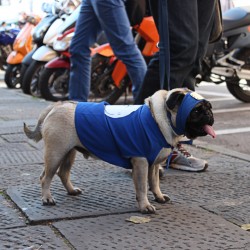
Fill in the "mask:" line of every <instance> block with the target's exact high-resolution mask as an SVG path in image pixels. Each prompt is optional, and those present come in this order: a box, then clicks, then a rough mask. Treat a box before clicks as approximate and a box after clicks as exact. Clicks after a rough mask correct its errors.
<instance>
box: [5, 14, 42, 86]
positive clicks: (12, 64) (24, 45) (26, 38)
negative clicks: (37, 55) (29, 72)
mask: <svg viewBox="0 0 250 250" xmlns="http://www.w3.org/2000/svg"><path fill="white" fill-rule="evenodd" d="M40 19H41V18H40V17H39V16H37V15H31V16H28V17H27V18H26V23H25V25H24V27H23V28H22V29H21V31H20V32H19V33H18V35H17V37H16V39H15V42H14V44H13V51H12V52H11V53H10V54H9V56H8V58H7V68H6V72H5V76H4V80H5V83H6V85H7V86H8V87H9V88H16V87H17V85H18V84H20V70H21V63H22V60H23V58H24V57H25V55H27V53H28V52H29V51H31V50H32V35H31V32H32V30H33V28H34V27H35V26H36V25H37V24H38V22H39V21H40Z"/></svg>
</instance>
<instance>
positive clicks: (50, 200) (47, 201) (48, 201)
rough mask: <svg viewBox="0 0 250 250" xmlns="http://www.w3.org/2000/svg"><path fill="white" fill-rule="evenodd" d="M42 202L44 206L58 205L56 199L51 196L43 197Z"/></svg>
mask: <svg viewBox="0 0 250 250" xmlns="http://www.w3.org/2000/svg"><path fill="white" fill-rule="evenodd" d="M42 202H43V205H44V206H54V205H56V202H55V200H54V199H53V198H52V197H51V198H42Z"/></svg>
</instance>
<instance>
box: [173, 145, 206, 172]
mask: <svg viewBox="0 0 250 250" xmlns="http://www.w3.org/2000/svg"><path fill="white" fill-rule="evenodd" d="M169 167H171V168H173V169H178V170H184V171H190V172H202V171H205V170H206V169H207V167H208V163H207V161H205V160H202V159H199V158H196V157H193V156H192V155H191V154H190V153H189V152H188V151H187V150H186V149H185V148H184V147H182V145H181V144H178V145H177V147H176V148H174V150H173V153H172V158H171V161H170V164H169Z"/></svg>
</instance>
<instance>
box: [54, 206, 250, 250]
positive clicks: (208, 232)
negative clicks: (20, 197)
mask: <svg viewBox="0 0 250 250" xmlns="http://www.w3.org/2000/svg"><path fill="white" fill-rule="evenodd" d="M132 215H136V216H142V215H141V214H139V213H135V214H134V213H127V214H119V215H109V216H101V217H97V218H85V219H79V220H71V221H61V222H56V223H53V225H54V226H55V227H56V228H57V229H58V230H59V231H60V232H61V233H62V234H63V235H64V236H65V237H66V238H67V239H68V240H69V241H70V242H71V243H72V244H73V246H74V247H75V248H76V249H79V250H82V249H86V250H92V249H102V250H105V249H107V250H110V249H129V250H138V249H139V250H147V249H150V250H154V249H157V250H160V249H164V250H166V249H167V250H177V249H182V250H183V249H187V250H190V249H192V250H210V249H211V250H229V249H230V250H233V249H234V250H240V249H242V250H243V249H245V250H247V249H250V234H249V232H246V231H244V230H242V229H241V228H239V227H237V226H236V225H233V224H231V223H229V222H227V221H226V220H224V219H222V218H220V217H219V216H217V215H214V214H212V213H209V212H207V211H205V210H203V209H201V208H198V207H195V206H188V205H178V204H174V205H173V204H169V205H166V207H165V208H164V209H161V210H159V211H158V213H157V214H155V215H150V216H147V215H146V216H145V215H144V216H143V217H150V219H151V221H150V222H148V223H145V224H133V223H130V222H127V221H126V219H127V218H129V217H130V216H132Z"/></svg>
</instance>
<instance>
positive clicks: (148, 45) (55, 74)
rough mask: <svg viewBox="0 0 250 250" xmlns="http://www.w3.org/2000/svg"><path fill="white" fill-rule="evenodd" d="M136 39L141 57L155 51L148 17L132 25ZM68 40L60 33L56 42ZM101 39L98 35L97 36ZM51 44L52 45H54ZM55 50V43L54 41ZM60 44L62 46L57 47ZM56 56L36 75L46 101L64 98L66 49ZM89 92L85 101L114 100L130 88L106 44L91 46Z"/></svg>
mask: <svg viewBox="0 0 250 250" xmlns="http://www.w3.org/2000/svg"><path fill="white" fill-rule="evenodd" d="M133 30H134V32H136V36H135V39H136V42H137V44H138V47H139V48H140V49H141V51H142V54H143V55H144V57H145V58H149V57H151V56H152V55H153V54H154V53H155V52H156V51H157V50H158V48H157V46H156V45H157V43H158V41H159V35H158V32H157V29H156V26H155V23H154V21H153V18H152V17H145V18H144V19H143V21H142V22H141V24H140V25H137V26H135V27H133ZM63 39H65V40H67V39H68V40H70V39H69V34H63V35H62V36H61V37H60V38H59V41H60V40H61V41H62V43H61V44H65V42H64V40H63ZM99 39H100V40H103V39H102V38H99ZM54 46H55V45H54ZM57 46H58V49H59V43H58V45H57ZM61 47H63V46H61ZM66 48H67V46H66V47H65V48H64V49H62V51H63V53H61V56H60V57H58V58H55V59H54V60H53V61H50V62H49V63H47V64H46V65H45V68H44V69H43V71H42V73H41V77H40V83H39V85H40V90H41V95H42V97H43V98H45V99H46V100H50V101H58V100H66V99H68V83H69V71H70V54H69V53H68V50H67V49H66ZM92 56H93V57H92V72H91V93H90V95H89V101H101V100H106V101H108V102H109V103H115V102H116V101H117V100H118V99H119V97H120V96H121V95H122V94H123V93H124V92H125V91H126V90H127V89H128V88H130V87H131V82H130V79H129V77H128V75H127V71H126V66H125V65H124V64H123V63H122V62H121V61H120V60H118V59H117V58H116V56H115V55H114V52H113V51H112V49H111V47H110V45H109V44H108V43H106V44H103V45H100V46H98V47H96V48H94V49H92Z"/></svg>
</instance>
